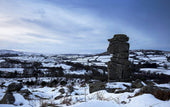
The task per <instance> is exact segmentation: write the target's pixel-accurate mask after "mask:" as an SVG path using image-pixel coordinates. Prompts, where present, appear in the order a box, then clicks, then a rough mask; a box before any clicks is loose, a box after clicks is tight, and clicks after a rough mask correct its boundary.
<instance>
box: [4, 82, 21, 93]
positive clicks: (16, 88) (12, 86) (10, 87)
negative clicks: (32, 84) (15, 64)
mask: <svg viewBox="0 0 170 107" xmlns="http://www.w3.org/2000/svg"><path fill="white" fill-rule="evenodd" d="M22 87H23V85H22V84H21V83H11V84H10V85H8V89H7V91H8V92H13V91H20V89H21V88H22Z"/></svg>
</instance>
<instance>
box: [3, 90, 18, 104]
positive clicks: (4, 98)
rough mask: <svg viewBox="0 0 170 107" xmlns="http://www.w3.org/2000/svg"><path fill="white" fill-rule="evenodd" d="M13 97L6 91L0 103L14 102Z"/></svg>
mask: <svg viewBox="0 0 170 107" xmlns="http://www.w3.org/2000/svg"><path fill="white" fill-rule="evenodd" d="M14 102H15V98H14V96H13V94H12V93H11V92H7V93H6V94H5V95H4V97H3V98H2V100H1V101H0V104H14Z"/></svg>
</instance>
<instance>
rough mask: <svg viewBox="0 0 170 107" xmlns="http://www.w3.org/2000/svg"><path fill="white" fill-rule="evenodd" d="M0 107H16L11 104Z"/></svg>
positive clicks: (0, 105)
mask: <svg viewBox="0 0 170 107" xmlns="http://www.w3.org/2000/svg"><path fill="white" fill-rule="evenodd" d="M0 107H16V106H14V105H12V104H0Z"/></svg>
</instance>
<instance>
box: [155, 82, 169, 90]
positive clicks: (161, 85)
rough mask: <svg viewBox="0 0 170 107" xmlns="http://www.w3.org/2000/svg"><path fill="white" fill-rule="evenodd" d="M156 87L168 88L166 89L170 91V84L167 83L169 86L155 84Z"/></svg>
mask: <svg viewBox="0 0 170 107" xmlns="http://www.w3.org/2000/svg"><path fill="white" fill-rule="evenodd" d="M155 85H156V86H158V87H166V88H169V89H170V83H167V84H155Z"/></svg>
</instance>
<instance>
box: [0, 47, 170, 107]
mask: <svg viewBox="0 0 170 107" xmlns="http://www.w3.org/2000/svg"><path fill="white" fill-rule="evenodd" d="M110 57H111V55H109V54H107V53H103V54H96V55H79V54H77V55H75V54H74V55H72V54H68V55H42V54H31V53H24V52H15V51H0V77H1V78H0V107H15V106H22V107H40V106H44V107H46V106H72V107H86V106H87V107H94V106H99V107H103V106H107V107H111V106H113V107H121V106H122V107H168V105H170V100H169V98H168V97H167V95H170V78H169V77H170V53H169V52H165V51H154V50H135V51H130V55H129V61H130V62H131V64H132V65H131V66H132V67H134V68H133V69H132V71H133V73H134V75H133V78H131V80H130V81H128V82H107V64H106V63H107V62H108V61H109V60H110ZM136 79H138V80H136ZM11 87H12V88H11ZM158 92H159V94H157V93H158ZM9 98H10V99H9ZM7 100H10V101H11V102H12V103H11V104H10V103H9V101H7Z"/></svg>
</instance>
